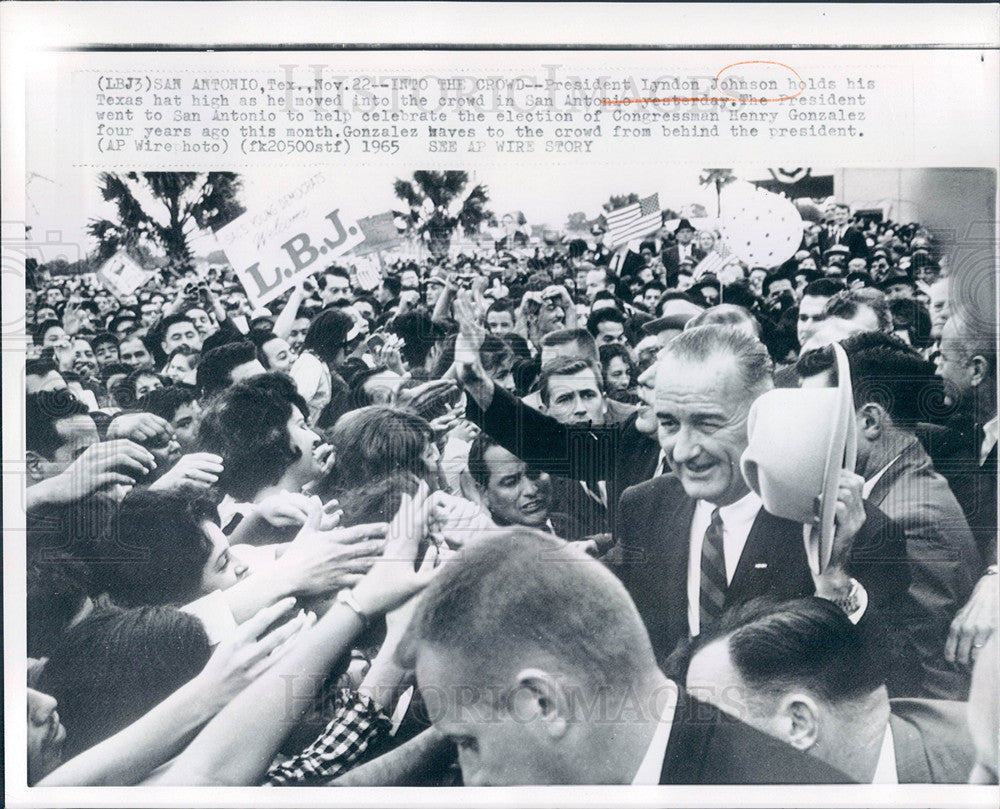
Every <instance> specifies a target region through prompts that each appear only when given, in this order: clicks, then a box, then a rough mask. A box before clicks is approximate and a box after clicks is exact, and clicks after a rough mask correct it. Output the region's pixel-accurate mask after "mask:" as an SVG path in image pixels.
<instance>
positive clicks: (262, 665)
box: [36, 598, 312, 786]
mask: <svg viewBox="0 0 1000 809" xmlns="http://www.w3.org/2000/svg"><path fill="white" fill-rule="evenodd" d="M294 603H295V601H294V599H291V598H288V599H284V600H283V601H280V602H279V603H277V604H274V605H273V606H271V607H268V608H267V609H264V610H261V611H260V612H259V613H258V614H257V615H256V616H255V617H254V618H253V619H252V620H250V621H247V622H246V623H245V624H244V625H243V626H242V627H240V629H239V630H238V631H237V633H236V634H235V635H234V636H233V638H231V639H230V640H229V641H227V642H226V643H224V644H222V645H221V646H220V647H219V648H218V649H217V650H216V651H215V653H214V654H213V655H212V658H211V660H209V661H208V664H207V665H206V666H205V668H204V669H203V670H202V672H201V673H200V674H199V675H198V676H197V677H195V678H194V679H193V680H191V681H190V682H188V683H186V684H185V685H183V686H181V687H180V688H179V689H177V690H176V691H175V692H174V693H173V694H171V695H170V696H169V697H167V698H166V699H165V700H163V702H161V703H160V704H159V705H157V706H156V707H155V708H153V709H152V710H151V711H149V712H148V713H146V714H145V715H144V716H142V717H141V718H140V719H138V720H137V721H135V722H133V723H132V724H131V725H129V726H128V727H127V728H125V729H123V730H121V731H119V732H118V733H116V734H115V735H114V736H112V737H111V738H109V739H105V740H104V741H103V742H101V743H100V744H97V745H95V746H94V747H91V748H90V749H88V750H86V751H84V752H83V753H81V754H80V755H78V756H76V757H75V758H72V759H70V760H69V761H67V762H66V763H65V764H63V765H62V766H60V767H59V768H58V769H56V770H54V771H53V772H51V773H49V775H47V776H46V777H45V778H43V779H42V780H41V781H39V782H38V784H37V785H36V786H131V785H132V784H136V783H138V782H139V781H142V780H143V779H144V778H146V777H147V776H148V775H149V774H150V773H151V772H152V771H153V770H154V769H156V768H157V767H159V766H160V765H161V764H163V763H164V762H165V761H168V760H169V759H170V757H171V756H174V755H176V754H177V753H178V751H180V750H181V749H182V747H183V746H184V744H185V743H186V742H187V741H188V740H189V739H190V738H191V736H192V735H193V734H194V733H195V731H197V729H198V728H199V727H201V726H202V725H203V724H204V723H205V722H207V721H208V720H209V719H211V718H212V717H213V716H214V715H215V714H216V713H218V711H219V710H220V709H221V708H222V707H223V706H224V705H225V704H226V703H227V702H228V701H229V700H230V699H232V698H233V697H234V696H235V695H236V694H238V693H239V692H240V691H241V690H243V689H244V688H245V687H246V686H247V685H248V684H249V683H250V682H252V681H253V680H254V678H256V677H257V676H259V675H260V674H261V673H262V672H263V671H264V670H266V668H268V667H269V666H271V665H272V664H273V663H274V662H275V661H277V660H278V659H279V657H280V656H281V654H282V652H283V651H284V650H286V649H287V648H288V644H289V642H290V639H291V638H293V637H294V636H295V635H296V634H297V633H298V632H299V631H300V630H301V629H303V628H304V627H306V626H308V625H309V624H310V623H311V621H312V619H311V618H308V617H306V616H305V614H304V613H302V614H300V615H299V617H297V618H293V619H292V620H291V621H288V622H287V623H285V624H283V625H281V626H279V627H278V628H276V629H274V630H272V631H271V632H269V633H267V634H266V635H263V636H261V633H263V632H264V630H266V629H267V627H268V626H270V625H271V624H273V623H274V621H275V620H276V619H278V618H281V617H283V616H285V615H286V614H287V613H288V611H289V610H290V609H291V608H292V606H293V604H294Z"/></svg>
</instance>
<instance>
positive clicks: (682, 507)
mask: <svg viewBox="0 0 1000 809" xmlns="http://www.w3.org/2000/svg"><path fill="white" fill-rule="evenodd" d="M694 507H695V501H694V500H692V499H691V498H690V497H688V496H687V495H684V496H683V497H681V498H680V502H679V503H678V504H677V508H676V509H674V512H673V514H672V515H671V517H670V518H669V519H668V521H667V523H668V524H667V527H666V537H665V544H666V550H667V558H666V565H665V568H664V570H665V578H666V581H665V582H664V584H665V586H666V587H665V590H664V593H663V595H664V602H663V603H664V608H665V609H666V610H667V624H668V626H669V627H670V636H671V640H672V642H671V646H673V645H675V644H676V643H678V642H679V641H680V640H681V639H683V638H686V637H687V636H688V634H689V627H688V609H687V575H688V556H689V555H690V553H691V541H690V537H691V520H692V518H693V517H694Z"/></svg>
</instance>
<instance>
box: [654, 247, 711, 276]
mask: <svg viewBox="0 0 1000 809" xmlns="http://www.w3.org/2000/svg"><path fill="white" fill-rule="evenodd" d="M660 258H661V259H662V260H663V268H664V269H665V270H666V271H667V275H668V276H669V275H670V273H674V272H677V270H679V269H680V266H681V251H680V247H679V245H677V244H674V245H672V246H671V247H668V248H667V249H666V250H664V251H663V253H662V254H661V256H660ZM691 258H692V259H694V263H695V265H697V264H698V262H699V261H701V260H702V259H703V258H705V254H704V253H703V252H701V250H699V249H698V246H697V245H694V244H692V245H691Z"/></svg>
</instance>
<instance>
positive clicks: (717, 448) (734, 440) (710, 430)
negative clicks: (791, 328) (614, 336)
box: [654, 356, 753, 506]
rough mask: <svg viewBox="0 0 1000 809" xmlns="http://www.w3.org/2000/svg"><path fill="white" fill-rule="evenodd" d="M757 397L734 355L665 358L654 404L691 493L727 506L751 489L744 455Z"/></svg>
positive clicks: (671, 456) (668, 449)
mask: <svg viewBox="0 0 1000 809" xmlns="http://www.w3.org/2000/svg"><path fill="white" fill-rule="evenodd" d="M752 401H753V397H752V395H751V394H750V393H749V392H748V391H747V389H746V386H745V385H744V384H743V381H742V379H741V377H740V374H739V372H738V371H737V368H736V363H735V361H734V360H733V359H732V358H729V357H724V356H716V357H712V358H710V359H709V361H708V362H704V363H700V362H699V363H696V362H686V361H684V360H683V359H680V358H677V357H665V358H663V359H662V360H661V361H660V367H659V369H658V371H657V375H656V393H655V404H654V407H655V410H656V417H657V420H658V422H659V439H660V446H661V447H663V451H664V453H665V454H666V457H667V460H668V461H669V463H670V466H671V467H672V469H673V470H674V472H675V473H676V474H677V477H678V479H679V480H680V481H681V484H682V485H683V486H684V491H685V492H687V494H688V496H689V497H693V498H694V499H696V500H707V501H708V502H710V503H714V504H715V505H719V506H722V505H728V504H729V503H734V502H736V501H737V500H739V499H740V498H741V497H742V496H743V495H745V494H746V493H747V491H749V490H748V489H747V485H746V482H745V481H744V480H743V476H742V474H741V473H740V456H742V455H743V451H744V450H745V449H746V448H747V414H748V413H749V411H750V404H751V403H752Z"/></svg>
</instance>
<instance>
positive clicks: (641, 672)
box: [397, 529, 849, 786]
mask: <svg viewBox="0 0 1000 809" xmlns="http://www.w3.org/2000/svg"><path fill="white" fill-rule="evenodd" d="M397 658H398V662H399V663H400V664H401V665H403V666H404V667H406V668H408V669H412V670H414V671H415V672H416V677H417V684H418V686H419V688H420V690H421V693H422V694H423V695H424V701H425V703H426V705H427V709H428V714H429V716H430V718H431V721H432V722H433V724H434V727H435V729H436V730H437V731H439V732H440V733H442V734H444V735H445V736H446V737H447V738H448V739H450V740H451V741H452V742H453V743H454V744H455V746H456V747H457V748H458V760H459V764H460V766H461V769H462V780H463V782H464V783H465V784H466V785H469V786H486V785H518V784H637V785H655V784H746V783H758V784H761V783H772V784H774V783H844V782H847V781H848V780H849V779H848V778H847V777H846V776H845V775H844V774H843V773H842V772H840V771H838V770H836V769H835V768H833V767H830V766H828V765H827V764H825V763H824V762H823V761H820V760H819V759H817V758H815V757H812V756H809V755H808V754H805V753H802V752H800V751H798V750H795V749H794V748H792V747H791V746H789V745H786V744H784V743H782V742H780V741H779V740H777V739H775V738H773V737H771V736H769V735H768V734H766V733H764V732H762V731H760V730H758V729H755V728H753V727H750V726H749V725H747V724H745V723H743V722H741V721H738V720H737V719H734V718H732V717H731V716H727V715H726V714H725V713H724V712H722V711H721V710H719V709H718V708H716V707H715V706H713V705H711V704H709V703H706V702H703V701H702V700H700V699H697V698H695V697H693V696H692V695H690V694H688V693H686V692H685V690H684V688H683V687H681V686H679V685H678V684H676V683H674V682H672V681H671V680H669V679H667V677H666V676H665V675H664V674H663V672H662V671H660V669H659V668H658V667H657V665H656V659H655V658H654V656H653V650H652V648H651V646H650V643H649V637H648V635H647V634H646V631H645V628H644V627H643V625H642V621H641V620H640V618H639V615H638V613H637V612H636V610H635V605H633V604H632V602H631V601H630V600H629V597H628V594H627V593H626V592H625V589H624V588H623V587H622V586H621V583H620V582H619V581H618V580H617V579H616V578H615V576H614V575H613V574H612V573H610V572H609V571H608V570H607V569H606V568H604V567H603V566H602V565H601V564H600V563H598V562H596V561H594V560H592V559H589V558H587V557H586V556H585V555H583V554H581V553H580V552H579V551H578V550H575V549H574V548H573V546H572V545H571V544H567V543H564V542H562V541H560V540H557V539H555V538H553V537H550V536H547V535H544V534H540V533H538V532H532V531H528V530H526V529H514V530H509V531H507V532H505V533H503V534H501V535H498V536H494V537H491V538H489V539H483V540H481V541H479V542H476V543H474V544H472V545H471V546H468V547H466V548H465V549H464V551H463V553H462V554H461V555H460V556H459V557H457V558H455V559H454V560H452V561H450V562H449V563H448V564H447V565H445V567H444V569H443V570H442V571H441V573H440V575H438V576H437V577H436V578H435V579H434V581H432V582H431V584H430V586H429V587H428V588H427V589H426V591H425V592H424V593H423V595H422V596H421V599H420V602H419V604H418V605H417V608H416V612H415V613H414V616H413V618H412V620H411V621H410V624H409V626H408V627H407V630H406V634H405V636H404V638H403V639H402V641H401V642H400V644H399V647H398V650H397Z"/></svg>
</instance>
